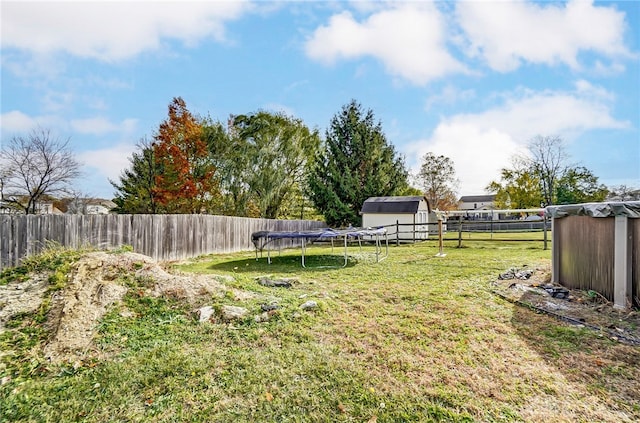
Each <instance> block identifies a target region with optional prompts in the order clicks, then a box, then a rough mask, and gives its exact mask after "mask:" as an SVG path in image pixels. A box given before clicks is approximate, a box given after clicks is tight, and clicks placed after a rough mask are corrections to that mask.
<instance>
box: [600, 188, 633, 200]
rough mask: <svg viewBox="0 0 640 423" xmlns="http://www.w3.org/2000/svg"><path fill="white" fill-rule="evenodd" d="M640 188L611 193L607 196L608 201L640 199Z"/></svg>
mask: <svg viewBox="0 0 640 423" xmlns="http://www.w3.org/2000/svg"><path fill="white" fill-rule="evenodd" d="M639 200H640V189H637V190H634V191H628V192H625V193H623V194H622V195H621V194H616V193H610V194H609V196H608V197H607V201H639Z"/></svg>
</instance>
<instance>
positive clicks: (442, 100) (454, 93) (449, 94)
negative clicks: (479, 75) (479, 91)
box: [424, 84, 476, 111]
mask: <svg viewBox="0 0 640 423" xmlns="http://www.w3.org/2000/svg"><path fill="white" fill-rule="evenodd" d="M475 97H476V92H475V91H474V90H461V89H459V88H458V87H456V86H454V85H451V84H448V85H446V86H444V87H443V88H442V90H441V91H440V92H439V93H437V94H434V95H432V96H430V97H429V98H427V100H426V101H425V106H424V107H425V110H426V111H429V110H431V108H432V107H434V106H436V105H447V106H451V105H455V104H456V103H458V102H467V101H469V100H472V99H474V98H475Z"/></svg>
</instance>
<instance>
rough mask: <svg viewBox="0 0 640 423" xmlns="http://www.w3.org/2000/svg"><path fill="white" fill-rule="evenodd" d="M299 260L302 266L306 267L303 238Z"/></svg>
mask: <svg viewBox="0 0 640 423" xmlns="http://www.w3.org/2000/svg"><path fill="white" fill-rule="evenodd" d="M300 261H301V262H302V267H307V266H305V264H304V238H302V254H301V255H300Z"/></svg>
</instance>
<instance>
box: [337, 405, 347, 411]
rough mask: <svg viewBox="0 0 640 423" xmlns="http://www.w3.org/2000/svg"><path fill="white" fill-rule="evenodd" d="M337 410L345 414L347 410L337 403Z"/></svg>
mask: <svg viewBox="0 0 640 423" xmlns="http://www.w3.org/2000/svg"><path fill="white" fill-rule="evenodd" d="M338 410H340V412H341V413H346V412H347V409H346V408H345V407H344V404H342V403H338Z"/></svg>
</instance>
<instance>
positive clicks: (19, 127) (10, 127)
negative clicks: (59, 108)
mask: <svg viewBox="0 0 640 423" xmlns="http://www.w3.org/2000/svg"><path fill="white" fill-rule="evenodd" d="M51 126H54V127H59V126H60V119H58V118H57V117H55V116H51V115H42V116H29V115H27V114H26V113H23V112H21V111H19V110H12V111H10V112H7V113H2V115H0V132H1V133H2V135H3V136H5V135H6V136H13V135H25V134H26V133H28V132H29V131H31V130H33V129H36V128H37V127H42V128H49V127H51Z"/></svg>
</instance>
